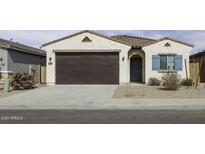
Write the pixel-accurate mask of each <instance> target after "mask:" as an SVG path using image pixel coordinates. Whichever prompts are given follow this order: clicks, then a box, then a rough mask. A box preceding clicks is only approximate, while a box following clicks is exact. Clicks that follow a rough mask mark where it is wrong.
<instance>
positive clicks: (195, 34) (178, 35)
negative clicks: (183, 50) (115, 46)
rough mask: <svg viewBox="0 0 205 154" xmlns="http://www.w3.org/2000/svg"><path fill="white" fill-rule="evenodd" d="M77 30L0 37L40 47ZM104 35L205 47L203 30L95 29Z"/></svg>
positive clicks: (9, 32)
mask: <svg viewBox="0 0 205 154" xmlns="http://www.w3.org/2000/svg"><path fill="white" fill-rule="evenodd" d="M78 31H79V30H0V38H4V39H10V38H12V39H13V40H14V41H15V42H19V43H23V44H27V45H30V46H33V47H40V46H41V45H42V44H44V43H46V42H48V41H52V40H54V39H57V38H60V37H63V36H66V35H70V34H72V33H75V32H78ZM96 32H99V33H102V34H105V35H108V36H110V35H118V34H125V35H133V36H140V37H148V38H154V39H159V38H162V37H165V36H168V37H172V38H175V39H179V40H182V41H185V42H188V43H191V44H193V45H194V46H195V47H194V49H193V52H199V51H201V50H204V49H205V30H204V31H203V30H96Z"/></svg>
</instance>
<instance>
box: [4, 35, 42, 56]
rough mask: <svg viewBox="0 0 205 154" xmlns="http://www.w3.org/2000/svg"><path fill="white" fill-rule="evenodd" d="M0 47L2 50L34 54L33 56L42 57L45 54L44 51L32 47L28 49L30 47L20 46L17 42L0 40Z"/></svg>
mask: <svg viewBox="0 0 205 154" xmlns="http://www.w3.org/2000/svg"><path fill="white" fill-rule="evenodd" d="M0 46H2V47H4V48H8V49H14V50H18V51H21V52H26V53H30V54H35V55H42V56H45V55H46V52H45V51H44V50H41V49H38V48H34V47H30V46H27V45H24V44H20V43H17V42H13V41H8V40H5V39H1V38H0Z"/></svg>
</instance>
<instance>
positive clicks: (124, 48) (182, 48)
mask: <svg viewBox="0 0 205 154" xmlns="http://www.w3.org/2000/svg"><path fill="white" fill-rule="evenodd" d="M85 37H88V38H89V39H90V40H91V42H87V43H84V42H82V40H83V39H84V38H85ZM152 42H153V41H152ZM167 43H168V44H169V46H165V44H167ZM192 47H193V46H192V45H190V44H188V43H184V42H181V41H177V40H174V39H170V38H163V39H160V40H156V41H155V42H154V43H150V44H146V45H145V46H143V47H135V46H134V47H133V46H132V45H127V44H124V43H123V42H122V43H121V42H118V41H115V40H112V39H109V38H106V37H104V36H100V35H98V34H96V35H95V33H92V32H89V31H86V32H81V33H79V34H78V33H77V34H76V35H71V37H69V36H68V37H65V38H62V39H59V40H57V41H52V42H49V43H47V44H45V45H43V47H42V49H43V50H45V51H46V54H47V64H46V65H47V84H49V85H53V84H55V82H56V68H55V67H56V61H55V60H56V57H55V53H56V52H113V51H116V52H119V82H120V84H123V83H129V82H130V58H131V57H132V56H133V55H139V56H140V57H142V82H143V83H148V81H149V79H150V78H151V77H157V78H159V79H161V77H162V75H163V73H165V72H166V71H161V70H154V69H153V68H152V64H153V59H152V58H153V55H162V54H163V55H175V56H176V57H177V56H180V57H182V58H181V59H182V60H181V59H180V60H181V61H180V63H181V64H182V65H180V68H181V66H182V69H178V70H176V71H177V73H178V74H179V75H180V76H181V78H186V77H187V75H188V77H189V55H190V51H191V49H192ZM176 57H175V64H176ZM185 60H186V64H187V65H186V66H187V73H186V69H185Z"/></svg>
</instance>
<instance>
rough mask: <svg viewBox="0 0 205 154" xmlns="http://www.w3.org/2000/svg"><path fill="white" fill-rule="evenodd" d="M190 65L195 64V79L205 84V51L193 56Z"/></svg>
mask: <svg viewBox="0 0 205 154" xmlns="http://www.w3.org/2000/svg"><path fill="white" fill-rule="evenodd" d="M190 63H191V64H195V65H193V67H194V68H193V72H192V74H193V75H192V76H193V79H195V78H197V77H198V82H205V51H202V52H199V53H196V54H193V55H191V56H190ZM195 80H196V79H195Z"/></svg>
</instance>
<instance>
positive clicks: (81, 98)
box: [0, 85, 117, 109]
mask: <svg viewBox="0 0 205 154" xmlns="http://www.w3.org/2000/svg"><path fill="white" fill-rule="evenodd" d="M116 88H117V85H55V86H46V87H42V88H37V89H34V90H31V91H27V92H24V93H20V94H16V95H13V96H9V97H5V98H1V99H0V109H26V108H41V107H42V109H43V108H45V107H48V108H49V107H51V108H56V109H58V108H63V107H64V106H65V107H68V106H69V107H70V108H72V107H76V106H83V105H86V106H89V104H92V103H94V102H96V101H106V100H108V99H111V98H112V96H113V94H114V92H115V89H116Z"/></svg>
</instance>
